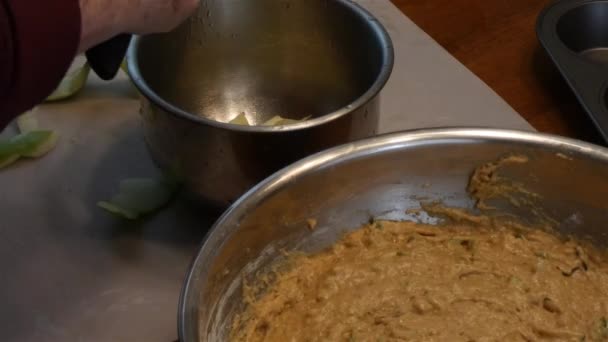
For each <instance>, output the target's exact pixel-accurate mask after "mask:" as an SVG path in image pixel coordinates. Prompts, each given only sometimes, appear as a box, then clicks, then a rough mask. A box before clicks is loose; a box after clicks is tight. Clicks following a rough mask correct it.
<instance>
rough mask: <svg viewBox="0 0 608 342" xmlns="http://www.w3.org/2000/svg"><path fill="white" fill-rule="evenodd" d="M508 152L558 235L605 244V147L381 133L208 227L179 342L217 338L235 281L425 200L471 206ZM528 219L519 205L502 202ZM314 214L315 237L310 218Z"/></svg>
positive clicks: (265, 189) (267, 186) (278, 183)
mask: <svg viewBox="0 0 608 342" xmlns="http://www.w3.org/2000/svg"><path fill="white" fill-rule="evenodd" d="M509 154H521V155H526V156H528V157H529V159H530V160H529V162H528V163H526V164H521V165H518V166H517V167H512V168H506V169H505V170H504V172H505V176H508V177H509V178H511V179H512V180H513V181H516V182H520V183H521V184H522V185H523V186H525V187H526V188H527V189H528V190H530V191H532V192H536V193H538V194H539V195H541V196H542V203H541V204H542V208H541V209H544V210H545V211H546V213H547V214H549V215H550V216H552V217H553V218H554V219H555V220H557V222H558V226H557V228H558V229H559V230H561V231H562V232H565V233H574V234H577V235H578V236H581V237H582V236H591V237H593V238H595V239H596V241H598V242H600V243H602V244H604V245H608V235H607V234H608V231H607V230H606V223H607V222H608V200H607V198H608V150H607V149H605V148H602V147H599V146H594V145H590V144H586V143H583V142H578V141H575V140H569V139H564V138H558V137H554V136H548V135H543V134H534V133H523V132H517V131H504V130H490V129H439V130H426V131H415V132H410V133H401V134H393V135H387V136H381V137H377V138H373V139H369V140H364V141H360V142H355V143H351V144H347V145H343V146H340V147H337V148H333V149H330V150H328V151H325V152H322V153H320V154H317V155H314V156H312V157H310V158H307V159H305V160H303V161H300V162H298V163H296V164H294V165H292V166H290V167H288V168H286V169H283V170H282V171H280V172H278V173H276V174H274V175H273V176H271V177H270V178H268V179H266V180H265V181H264V182H262V183H261V184H259V185H258V186H256V187H255V188H254V189H252V190H251V191H250V192H248V193H247V194H246V195H245V196H243V197H242V198H241V199H240V200H239V201H238V202H237V203H235V204H234V206H233V207H232V208H231V209H230V210H228V211H227V212H226V213H225V214H224V215H223V216H222V217H221V218H220V219H219V220H218V221H217V223H216V224H215V226H214V227H213V229H212V230H211V232H210V233H209V235H208V237H207V239H206V241H205V242H204V244H203V246H202V248H201V250H200V252H199V254H198V256H197V257H196V259H195V261H194V263H193V264H192V268H191V271H190V273H189V275H188V277H187V281H186V285H185V287H184V291H183V294H182V298H181V303H180V312H179V322H180V323H179V332H180V336H181V341H182V342H195V341H196V342H198V341H222V340H225V337H226V332H227V329H229V328H230V321H231V318H232V315H233V314H234V313H235V311H236V310H238V309H239V308H241V292H240V289H241V280H242V279H243V276H245V277H247V276H248V275H251V274H253V273H254V272H255V271H257V270H261V269H263V268H264V267H266V266H268V265H269V263H270V262H272V261H273V260H276V258H277V257H280V256H281V253H280V249H281V248H286V249H287V250H290V249H293V248H296V249H299V250H302V251H306V252H312V251H318V250H320V249H323V248H325V247H327V246H329V245H330V244H331V243H333V242H335V241H336V239H337V238H338V237H339V236H340V234H341V233H342V232H344V231H345V230H349V229H353V228H358V227H359V226H361V225H362V224H364V223H366V222H368V220H369V218H370V217H380V218H388V219H415V217H411V216H409V215H408V214H407V213H406V209H408V208H413V207H414V208H415V207H418V206H419V203H418V201H419V200H420V199H421V198H426V199H427V200H443V201H444V203H445V204H446V205H450V206H458V207H464V208H472V206H473V203H472V200H471V199H470V198H469V196H468V195H467V192H466V186H467V184H468V181H469V177H470V176H471V173H472V171H473V170H474V169H475V168H476V167H478V166H480V165H482V164H484V163H486V162H490V161H495V160H497V159H498V158H500V157H502V156H505V155H509ZM499 209H500V210H501V211H503V212H505V213H514V214H516V215H518V216H521V217H522V219H525V218H526V210H525V209H526V208H523V209H524V210H523V211H522V210H521V208H520V209H517V208H513V207H510V206H504V207H501V208H499ZM309 218H314V219H316V220H317V221H318V225H317V228H316V229H315V230H314V231H312V232H311V230H309V229H308V227H307V223H306V220H307V219H309Z"/></svg>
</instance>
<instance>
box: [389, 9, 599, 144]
mask: <svg viewBox="0 0 608 342" xmlns="http://www.w3.org/2000/svg"><path fill="white" fill-rule="evenodd" d="M392 1H393V3H394V4H395V5H396V6H397V7H399V8H400V9H401V11H403V12H404V13H405V14H406V15H407V16H408V17H409V18H410V19H412V20H413V21H414V22H415V23H416V24H417V25H418V26H420V27H421V28H422V29H423V30H424V31H426V32H427V33H428V34H429V35H430V36H431V37H433V38H434V39H435V40H436V41H437V42H438V43H439V44H441V45H442V46H443V47H444V48H445V49H446V50H448V51H449V52H450V53H451V54H452V55H453V56H454V57H456V58H457V59H458V60H459V61H460V62H461V63H463V64H464V65H465V66H466V67H467V68H469V69H470V70H471V71H472V72H473V73H475V74H476V75H477V76H478V77H480V78H481V79H482V80H483V81H484V82H486V83H487V84H488V85H489V86H490V87H491V88H492V89H494V91H496V92H497V93H498V95H500V96H501V97H502V98H504V99H505V100H506V101H507V102H508V103H509V104H510V105H511V106H512V107H513V108H514V109H515V110H516V111H517V112H519V113H520V114H521V115H522V116H523V117H524V118H525V119H526V120H528V122H529V123H530V124H532V126H534V127H535V128H536V129H537V130H539V131H541V132H548V133H554V134H559V135H564V136H569V137H575V138H580V139H584V140H589V141H594V142H598V141H599V139H598V135H597V133H596V132H595V130H594V129H593V126H592V125H591V123H590V121H589V119H588V118H587V117H586V115H585V113H584V112H583V109H582V108H581V107H580V105H579V104H578V102H577V101H576V98H575V97H574V95H573V94H572V92H571V91H570V89H569V88H568V86H567V84H566V83H565V81H564V80H563V79H562V78H561V75H560V74H559V73H558V71H557V69H556V68H555V67H554V66H553V64H552V62H551V61H550V60H549V58H548V57H547V55H546V54H545V52H544V50H543V49H542V48H541V47H540V45H539V43H538V40H537V39H536V31H535V25H536V18H537V16H538V14H539V13H540V11H541V10H542V8H543V7H544V6H546V5H547V4H548V3H549V2H550V0H490V1H488V0H451V1H446V0H392Z"/></svg>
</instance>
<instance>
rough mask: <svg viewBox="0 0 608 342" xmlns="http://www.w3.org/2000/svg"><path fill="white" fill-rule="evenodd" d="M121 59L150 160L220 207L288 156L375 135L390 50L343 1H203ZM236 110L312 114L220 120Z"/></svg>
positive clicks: (375, 28)
mask: <svg viewBox="0 0 608 342" xmlns="http://www.w3.org/2000/svg"><path fill="white" fill-rule="evenodd" d="M128 62H129V63H128V65H129V73H130V75H131V78H132V79H133V81H134V83H135V85H136V86H137V88H138V89H139V90H140V92H141V93H142V94H143V95H144V98H143V100H142V101H143V102H142V116H143V119H144V120H143V122H144V131H145V137H146V141H147V143H148V146H149V149H150V151H151V153H152V156H153V158H154V159H155V160H156V161H157V163H158V164H159V165H160V166H161V167H162V168H164V169H167V170H169V171H171V172H173V173H175V174H177V175H178V176H180V177H181V178H182V179H183V180H184V182H185V183H186V185H187V188H188V189H190V190H192V192H193V193H195V194H197V195H198V196H199V198H201V199H203V200H205V201H206V202H209V203H210V204H212V205H215V206H218V207H225V206H227V205H228V204H229V203H230V202H231V201H232V200H234V199H236V198H237V197H238V196H240V195H241V194H243V193H244V192H245V191H246V190H248V189H249V188H250V187H251V186H253V185H254V184H256V183H257V182H258V181H260V180H262V179H263V178H265V177H266V176H268V175H269V174H271V173H272V172H274V171H276V170H278V169H280V168H281V167H283V166H286V165H287V164H289V163H291V162H293V161H295V160H298V159H300V158H302V157H304V156H307V155H310V154H311V153H314V152H317V151H320V150H322V149H325V148H327V147H329V146H334V145H338V144H341V143H345V142H348V141H352V140H355V139H359V138H363V137H368V136H372V135H374V134H375V133H376V131H377V126H378V93H379V92H380V90H381V89H382V88H383V86H384V84H385V83H386V81H387V80H388V78H389V75H390V73H391V71H392V66H393V48H392V44H391V41H390V38H389V36H388V34H387V32H386V31H385V30H384V28H383V27H382V25H381V24H380V23H379V22H378V21H377V20H376V19H375V18H374V17H372V15H371V14H370V13H368V12H367V11H365V10H364V9H362V8H361V7H359V6H358V5H356V4H354V3H353V2H351V1H348V0H281V1H279V0H203V1H201V6H200V9H199V11H198V14H197V15H195V16H193V17H192V18H191V19H190V20H189V21H188V22H187V23H185V24H184V25H183V26H181V27H180V28H178V29H177V30H176V31H174V32H171V33H167V34H160V35H150V36H145V37H137V38H135V39H134V41H133V44H132V46H131V49H130V51H129V54H128ZM240 113H245V115H246V116H247V118H248V119H249V121H250V122H251V123H256V124H261V123H263V122H265V121H266V120H268V119H270V118H271V117H273V116H275V115H280V116H282V117H287V118H293V119H303V118H305V117H311V119H310V120H307V121H306V122H303V123H300V124H296V125H292V126H286V127H260V126H258V127H245V126H237V125H230V124H227V123H226V122H229V121H230V120H232V119H234V118H235V117H236V116H237V115H239V114H240Z"/></svg>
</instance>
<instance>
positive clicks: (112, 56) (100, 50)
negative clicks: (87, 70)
mask: <svg viewBox="0 0 608 342" xmlns="http://www.w3.org/2000/svg"><path fill="white" fill-rule="evenodd" d="M130 42H131V35H130V34H121V35H118V36H116V37H114V38H112V39H110V40H108V41H105V42H103V43H101V44H99V45H97V46H94V47H92V48H90V49H89V50H88V51H87V52H86V56H87V60H88V61H89V65H90V66H91V69H93V71H95V73H96V74H97V76H99V77H100V78H101V79H102V80H106V81H109V80H111V79H113V78H114V77H115V76H116V74H117V73H118V69H120V64H121V63H122V60H123V59H124V58H125V54H126V53H127V49H128V48H129V43H130Z"/></svg>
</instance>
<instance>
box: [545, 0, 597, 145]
mask: <svg viewBox="0 0 608 342" xmlns="http://www.w3.org/2000/svg"><path fill="white" fill-rule="evenodd" d="M536 33H537V35H538V39H539V41H540V43H541V44H542V46H543V47H544V48H545V50H546V51H547V53H548V54H549V56H550V57H551V59H552V60H553V62H554V63H555V65H556V66H557V68H558V69H559V71H560V72H561V74H562V75H563V76H564V78H565V79H566V81H567V82H568V84H569V85H570V88H572V91H573V92H574V93H575V95H576V97H577V98H578V100H579V102H580V103H581V104H582V106H583V107H584V109H585V111H586V112H587V113H588V114H589V116H590V117H591V119H592V121H593V123H594V124H595V126H596V127H597V128H598V130H599V132H600V133H601V135H602V137H603V139H604V140H605V141H606V142H608V1H598V0H595V1H593V0H559V1H556V2H554V3H552V4H551V5H549V6H548V7H547V8H545V9H544V10H543V12H542V13H541V14H540V16H539V18H538V22H537V27H536Z"/></svg>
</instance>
